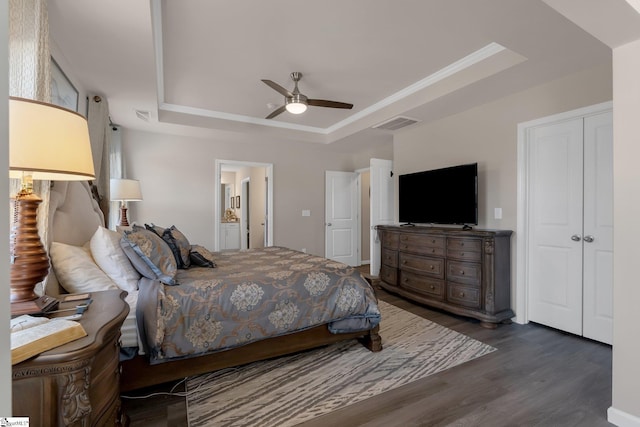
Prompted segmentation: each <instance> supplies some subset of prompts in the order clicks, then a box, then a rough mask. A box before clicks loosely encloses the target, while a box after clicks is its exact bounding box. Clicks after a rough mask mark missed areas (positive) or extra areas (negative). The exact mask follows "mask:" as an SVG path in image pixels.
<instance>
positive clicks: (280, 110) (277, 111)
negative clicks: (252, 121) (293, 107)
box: [265, 105, 285, 119]
mask: <svg viewBox="0 0 640 427" xmlns="http://www.w3.org/2000/svg"><path fill="white" fill-rule="evenodd" d="M284 110H285V106H284V105H283V106H282V107H278V108H276V109H275V110H273V111H272V112H271V114H269V115H268V116H267V117H265V119H273V118H274V117H275V116H277V115H279V114H281V113H282V112H283V111H284Z"/></svg>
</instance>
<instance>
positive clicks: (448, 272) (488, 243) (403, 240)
mask: <svg viewBox="0 0 640 427" xmlns="http://www.w3.org/2000/svg"><path fill="white" fill-rule="evenodd" d="M377 230H378V235H379V237H380V240H381V246H382V250H381V257H382V259H381V263H380V264H381V268H380V285H381V286H382V287H383V288H384V289H386V290H388V291H391V292H394V293H397V294H399V295H402V296H403V297H405V298H408V299H411V300H413V301H416V302H419V303H422V304H425V305H430V306H433V307H437V308H441V309H444V310H447V311H449V312H452V313H455V314H459V315H462V316H468V317H472V318H475V319H478V320H480V321H481V322H482V325H483V326H485V327H489V328H495V327H496V326H497V324H498V323H500V322H503V321H509V319H511V318H512V317H513V316H514V313H513V311H512V310H511V234H512V232H511V231H509V230H462V229H453V228H435V227H420V226H415V227H401V226H387V225H385V226H378V227H377Z"/></svg>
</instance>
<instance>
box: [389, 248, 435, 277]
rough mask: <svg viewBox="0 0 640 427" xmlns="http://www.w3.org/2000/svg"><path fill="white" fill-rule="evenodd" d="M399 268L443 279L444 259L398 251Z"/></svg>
mask: <svg viewBox="0 0 640 427" xmlns="http://www.w3.org/2000/svg"><path fill="white" fill-rule="evenodd" d="M399 258H400V269H402V270H407V271H411V272H414V273H418V274H428V275H430V276H432V277H436V278H439V279H444V259H442V258H429V257H422V256H418V255H410V254H406V253H403V252H401V253H400V257H399Z"/></svg>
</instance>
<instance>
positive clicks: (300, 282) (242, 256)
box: [136, 247, 380, 364]
mask: <svg viewBox="0 0 640 427" xmlns="http://www.w3.org/2000/svg"><path fill="white" fill-rule="evenodd" d="M215 255H216V259H215V261H216V264H217V267H216V268H190V269H188V270H179V271H178V275H177V276H176V279H177V282H178V283H179V285H177V286H166V285H163V284H161V283H159V282H157V281H152V280H148V279H144V278H143V279H142V280H141V282H140V286H139V289H140V292H139V296H138V305H137V307H138V308H137V313H136V315H137V318H138V329H139V331H140V333H141V335H142V336H143V341H144V342H145V343H146V345H147V348H145V351H146V353H147V354H149V355H150V361H151V363H152V364H155V363H161V362H164V361H167V360H170V359H174V358H186V357H192V356H197V355H199V354H202V353H206V352H211V351H219V350H224V349H228V348H232V347H237V346H241V345H243V344H247V343H249V342H252V341H257V340H260V339H264V338H268V337H273V336H278V335H284V334H288V333H291V332H295V331H299V330H303V329H307V328H311V327H314V326H318V325H323V324H326V325H327V327H328V328H329V330H330V331H331V332H332V333H343V332H356V331H364V330H368V329H371V328H373V327H375V326H376V325H377V324H378V323H379V322H380V311H379V310H378V306H377V303H376V298H375V295H374V292H373V289H372V288H371V286H370V285H369V284H368V283H367V281H366V280H364V278H363V277H362V276H361V275H360V273H359V272H358V271H357V270H356V269H354V268H352V267H349V266H347V265H345V264H342V263H339V262H335V261H332V260H328V259H326V258H322V257H317V256H313V255H309V254H306V253H302V252H298V251H294V250H291V249H287V248H282V247H269V248H263V249H253V250H248V251H240V252H220V253H215Z"/></svg>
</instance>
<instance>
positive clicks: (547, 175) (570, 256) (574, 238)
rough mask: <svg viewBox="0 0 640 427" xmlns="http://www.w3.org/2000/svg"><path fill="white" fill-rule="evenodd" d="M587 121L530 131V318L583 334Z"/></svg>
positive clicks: (547, 126)
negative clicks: (584, 163) (584, 193)
mask: <svg viewBox="0 0 640 427" xmlns="http://www.w3.org/2000/svg"><path fill="white" fill-rule="evenodd" d="M582 126H583V120H582V119H575V120H570V121H565V122H561V123H557V124H551V125H542V126H538V127H535V128H533V129H530V130H529V144H528V147H527V148H528V150H529V152H528V163H529V164H528V170H529V177H528V182H529V189H528V195H529V203H528V206H529V228H530V229H529V230H528V236H529V241H528V242H527V245H528V255H529V258H528V265H527V269H528V272H529V297H528V301H529V319H530V320H532V321H534V322H538V323H541V324H544V325H548V326H551V327H554V328H557V329H561V330H564V331H567V332H571V333H574V334H578V335H581V334H582V223H583V221H582V206H583V203H582V188H583V182H582V174H583V127H582Z"/></svg>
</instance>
